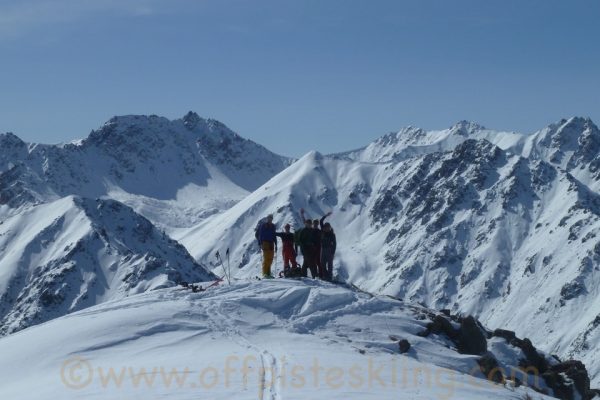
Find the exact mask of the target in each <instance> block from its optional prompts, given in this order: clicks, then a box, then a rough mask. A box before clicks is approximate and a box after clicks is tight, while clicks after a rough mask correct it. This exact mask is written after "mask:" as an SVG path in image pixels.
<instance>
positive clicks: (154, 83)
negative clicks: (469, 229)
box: [0, 0, 600, 156]
mask: <svg viewBox="0 0 600 400" xmlns="http://www.w3.org/2000/svg"><path fill="white" fill-rule="evenodd" d="M599 17H600V1H597V0H570V1H555V0H527V1H525V0H518V1H517V0H503V1H491V0H490V1H483V0H477V1H474V0H438V1H433V0H413V1H407V0H394V1H386V0H371V1H354V0H305V1H289V0H194V1H192V0H20V1H16V0H2V1H0V131H1V132H4V131H12V132H14V133H15V134H17V135H18V136H20V137H22V138H23V139H25V140H28V141H35V142H44V143H54V142H60V141H67V140H72V139H76V138H81V137H85V136H87V134H88V133H89V131H90V130H91V129H93V128H97V127H98V126H100V125H101V124H102V123H103V122H104V121H106V120H107V119H109V118H110V117H111V116H113V115H122V114H158V115H164V116H166V117H169V118H179V117H181V116H183V115H184V114H185V113H186V112H187V111H188V110H194V111H196V112H198V114H200V115H201V116H203V117H212V118H216V119H218V120H220V121H222V122H224V123H225V124H227V125H228V126H230V127H231V128H232V129H234V130H236V131H237V132H238V133H239V134H241V135H242V136H245V137H247V138H250V139H252V140H254V141H257V142H259V143H261V144H263V145H265V146H267V147H268V148H270V149H272V150H274V151H276V152H278V153H281V154H285V155H291V156H300V155H302V154H304V153H305V152H307V151H309V150H311V149H316V150H319V151H322V152H325V153H330V152H337V151H343V150H349V149H353V148H357V147H361V146H363V145H366V144H368V143H369V142H370V141H372V140H373V139H375V138H376V137H378V136H381V135H383V134H385V133H387V132H390V131H396V130H399V129H400V128H401V127H403V126H406V125H414V126H419V127H423V128H427V129H438V128H439V129H441V128H446V127H448V126H450V125H452V124H453V123H455V122H456V121H459V120H462V119H467V120H472V121H476V122H479V123H481V124H483V125H485V126H487V127H489V128H494V129H505V130H516V131H522V132H532V131H534V130H537V129H541V128H542V127H544V126H545V125H547V124H548V123H551V122H554V121H557V120H559V119H560V118H562V117H568V116H573V115H581V116H590V117H592V119H594V120H595V122H596V123H600V24H598V18H599Z"/></svg>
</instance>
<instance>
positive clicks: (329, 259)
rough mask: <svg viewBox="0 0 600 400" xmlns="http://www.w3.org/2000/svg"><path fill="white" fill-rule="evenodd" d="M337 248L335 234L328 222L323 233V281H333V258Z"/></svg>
mask: <svg viewBox="0 0 600 400" xmlns="http://www.w3.org/2000/svg"><path fill="white" fill-rule="evenodd" d="M336 247H337V241H336V238H335V232H334V231H333V228H332V227H331V225H330V224H329V222H326V223H325V224H324V225H323V231H322V233H321V266H322V268H323V275H324V276H323V279H325V280H327V281H332V280H333V257H334V255H335V249H336Z"/></svg>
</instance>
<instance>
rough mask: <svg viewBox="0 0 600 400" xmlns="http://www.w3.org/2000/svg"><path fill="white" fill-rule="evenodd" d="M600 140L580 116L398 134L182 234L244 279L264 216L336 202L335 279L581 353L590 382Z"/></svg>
mask: <svg viewBox="0 0 600 400" xmlns="http://www.w3.org/2000/svg"><path fill="white" fill-rule="evenodd" d="M599 148H600V132H599V130H598V128H597V127H596V126H595V125H594V124H593V123H592V121H590V120H589V119H584V118H571V119H569V120H562V121H560V122H558V123H556V124H552V125H550V126H549V127H547V128H545V129H543V130H541V131H539V132H537V133H535V134H532V135H522V134H517V133H510V132H494V131H490V130H486V129H484V128H482V127H480V126H478V125H476V124H471V123H465V122H461V123H459V124H457V125H455V126H453V127H452V128H450V129H448V130H445V131H436V132H425V131H422V130H419V129H414V128H410V129H405V130H403V131H401V132H399V133H398V134H392V135H386V136H385V137H383V138H381V139H379V140H377V141H376V142H375V143H373V144H371V145H369V146H367V147H366V148H364V149H361V150H357V151H353V152H349V153H345V154H337V155H333V156H323V155H320V154H318V153H314V152H313V153H310V154H307V155H306V156H305V157H303V158H302V159H300V160H299V161H298V162H296V163H294V164H293V165H292V166H290V167H289V168H288V169H286V170H285V171H283V172H282V173H280V174H279V175H277V176H275V177H274V178H272V179H271V180H269V181H268V182H267V183H265V185H264V186H263V187H261V188H259V189H258V190H256V191H255V192H253V193H252V194H250V195H249V196H248V197H246V198H245V199H243V200H242V201H240V202H239V203H237V204H236V205H235V206H233V207H232V208H231V209H229V210H228V211H226V212H225V213H223V214H220V215H216V216H215V217H214V218H211V219H210V220H206V221H204V222H202V223H200V224H198V225H197V226H195V227H194V228H192V229H189V230H187V231H185V232H184V231H180V232H178V233H179V234H180V236H176V239H178V240H179V241H181V243H183V244H184V245H185V246H186V247H187V248H188V249H189V250H190V252H191V253H192V255H193V256H194V257H196V259H197V260H199V261H200V262H202V263H205V264H207V265H210V263H214V262H215V260H214V251H215V250H216V249H220V250H224V249H225V248H230V250H231V260H232V265H235V266H237V267H239V271H238V275H239V276H240V277H248V276H252V275H255V274H257V271H258V265H259V263H260V253H259V252H258V248H257V246H256V243H255V239H254V234H253V229H254V226H255V224H256V222H257V221H258V219H259V218H261V217H263V216H264V215H266V214H268V213H274V214H275V216H276V217H275V219H276V222H277V224H278V226H279V227H281V226H282V225H283V224H284V223H286V222H290V223H292V225H293V226H295V227H300V226H301V224H300V221H299V215H298V210H299V209H300V208H305V209H306V210H307V212H308V214H309V215H310V216H312V217H313V218H314V217H320V216H321V215H323V214H325V212H327V211H329V210H333V212H334V214H333V216H332V217H331V223H332V225H333V227H334V229H335V230H336V232H337V236H338V243H339V247H338V249H339V250H338V255H337V257H336V267H337V274H338V277H339V279H342V280H348V281H351V282H353V283H355V284H357V285H359V286H360V287H362V288H364V289H366V290H369V291H372V292H377V293H384V294H390V295H394V296H398V297H401V298H404V299H406V300H408V301H411V302H420V303H423V304H425V305H427V306H430V307H434V308H437V309H444V308H447V309H451V310H452V311H453V312H456V313H468V314H474V315H476V316H477V317H478V318H480V319H481V320H482V321H483V322H484V323H486V324H487V325H488V326H490V327H506V328H508V329H513V330H516V331H517V333H518V334H519V335H521V336H526V337H530V338H531V339H532V340H533V341H534V342H536V343H538V344H540V346H541V347H542V348H543V349H544V350H546V351H548V352H552V353H556V354H559V355H561V356H562V357H576V358H580V359H582V360H583V361H584V362H585V363H586V365H588V366H589V368H590V370H591V372H592V375H593V376H594V382H595V383H596V384H598V383H600V353H599V349H600V322H599V320H600V296H599V293H598V291H599V290H600V289H599V288H600V273H599V272H598V271H599V270H600V239H598V237H597V236H598V234H599V233H600V195H599V194H598V192H597V188H598V180H599V179H598V175H597V172H596V171H597V165H599V164H598V163H599V162H600V161H599V160H600V152H599V151H598V150H599ZM200 238H202V240H200ZM278 267H279V268H281V263H279V265H278ZM215 272H217V273H218V272H219V271H217V270H215ZM524 321H527V322H526V323H525V322H524Z"/></svg>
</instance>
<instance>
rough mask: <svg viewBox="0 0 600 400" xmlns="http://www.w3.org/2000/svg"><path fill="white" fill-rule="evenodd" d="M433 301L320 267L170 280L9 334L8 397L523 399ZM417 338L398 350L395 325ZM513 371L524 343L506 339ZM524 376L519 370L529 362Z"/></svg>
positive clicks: (0, 386) (505, 362)
mask: <svg viewBox="0 0 600 400" xmlns="http://www.w3.org/2000/svg"><path fill="white" fill-rule="evenodd" d="M430 316H431V312H430V311H429V310H426V309H424V308H422V307H419V306H413V305H407V304H404V303H403V302H400V301H398V300H394V299H390V298H386V297H371V296H369V295H367V294H362V293H360V292H357V291H354V290H350V289H347V288H344V287H340V286H337V285H332V284H328V283H322V282H317V281H312V280H303V281H291V280H276V281H261V282H256V281H255V282H237V283H234V284H232V285H231V286H227V285H221V286H219V287H214V288H210V289H208V290H207V291H205V292H200V293H192V292H191V291H188V290H186V289H177V288H168V289H161V290H155V291H152V292H148V293H144V294H139V295H135V296H130V297H128V298H126V299H123V300H118V301H112V302H109V303H105V304H103V305H99V306H95V307H91V308H88V309H86V310H83V311H79V312H76V313H73V314H70V315H68V316H65V317H61V318H57V319H54V320H53V321H50V322H48V323H45V324H42V325H38V326H35V327H32V328H29V329H26V330H24V331H21V332H19V333H16V334H13V335H10V336H8V337H5V338H4V339H2V340H0V354H2V360H1V363H0V394H1V395H2V398H6V399H17V398H18V399H49V398H55V399H65V400H66V399H81V398H85V399H113V398H114V399H156V398H168V399H182V400H183V399H199V398H210V399H323V398H331V397H334V396H335V397H337V398H344V399H361V400H363V399H397V398H403V399H478V400H479V399H483V398H485V399H523V398H526V397H525V396H526V395H527V394H528V393H529V394H530V395H531V396H532V398H535V399H544V398H548V397H545V396H542V395H541V394H538V393H535V392H533V391H531V389H528V388H525V387H524V386H520V387H516V388H515V387H514V385H512V384H509V383H507V384H504V385H502V384H493V383H491V382H489V381H487V380H484V379H482V378H483V376H482V375H481V373H480V372H478V371H479V367H478V365H477V363H476V358H477V357H475V356H470V355H463V354H458V353H457V352H456V350H455V349H454V348H453V347H452V345H451V344H450V343H449V342H448V340H447V339H446V338H444V337H441V336H435V335H434V336H430V337H428V338H423V337H420V336H418V335H417V334H418V333H419V332H421V331H423V329H424V327H425V325H426V324H427V323H428V322H429V317H430ZM394 336H396V337H402V338H405V339H408V340H409V341H410V343H411V344H412V346H411V349H410V350H409V352H408V353H405V354H399V352H398V343H397V342H396V341H394V340H392V338H391V337H394ZM490 347H491V351H492V352H494V353H495V354H496V357H497V358H498V359H499V360H500V368H502V369H503V370H504V371H506V372H507V375H510V371H512V370H513V369H514V368H515V366H516V365H517V364H516V363H517V362H518V359H519V357H522V354H520V350H518V349H516V348H513V347H512V346H510V345H508V344H507V343H506V342H505V341H504V340H495V341H494V342H493V343H492V345H491V346H490ZM518 376H522V374H519V375H518Z"/></svg>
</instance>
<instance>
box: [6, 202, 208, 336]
mask: <svg viewBox="0 0 600 400" xmlns="http://www.w3.org/2000/svg"><path fill="white" fill-rule="evenodd" d="M5 209H6V206H3V207H2V210H5ZM1 214H2V213H0V215H1ZM212 276H213V275H212V273H210V272H209V271H207V270H206V269H204V267H202V266H201V265H199V264H197V263H196V262H195V261H194V260H193V258H191V256H190V255H189V253H188V252H187V251H186V250H185V248H183V246H181V245H180V244H179V243H177V242H175V241H174V240H173V239H171V238H169V237H168V236H166V235H165V234H164V233H163V232H160V231H158V230H157V229H156V228H155V227H154V226H153V225H152V224H151V223H150V221H148V220H147V219H146V218H144V217H142V216H140V215H138V214H136V213H135V212H134V211H133V210H132V209H131V208H129V207H127V206H125V205H123V204H122V203H119V202H117V201H114V200H90V199H85V198H81V197H73V196H68V197H64V198H61V199H59V200H56V201H53V202H50V203H44V204H40V205H38V206H35V207H31V208H29V209H27V210H25V211H23V212H21V213H19V214H17V215H13V216H9V217H7V218H1V219H0V335H2V334H8V333H11V332H15V331H18V330H21V329H23V328H26V327H28V326H31V325H34V324H39V323H41V322H44V321H48V320H50V319H52V318H56V317H59V316H61V315H64V314H67V313H70V312H73V311H77V310H81V309H83V308H86V307H89V306H92V305H95V304H98V303H102V302H105V301H109V300H114V299H119V298H122V297H124V296H127V295H130V294H134V293H140V292H144V291H147V290H152V289H156V288H160V287H165V286H173V285H175V284H177V283H179V282H182V281H188V282H193V281H198V280H206V279H210V278H211V277H212Z"/></svg>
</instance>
